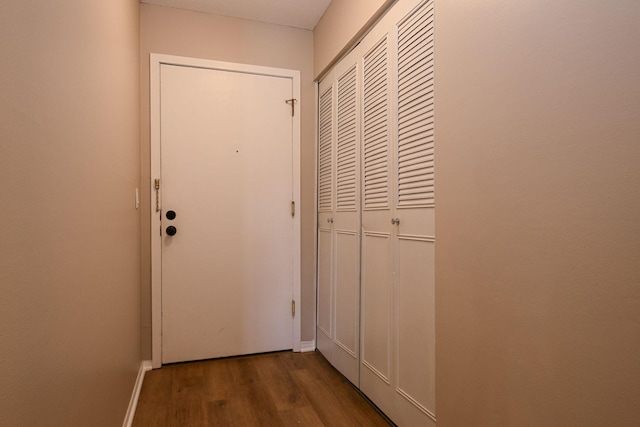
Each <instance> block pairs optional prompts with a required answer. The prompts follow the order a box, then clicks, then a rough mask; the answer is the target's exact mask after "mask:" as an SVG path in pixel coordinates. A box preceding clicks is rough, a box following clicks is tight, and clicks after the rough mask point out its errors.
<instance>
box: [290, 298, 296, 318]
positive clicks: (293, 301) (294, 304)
mask: <svg viewBox="0 0 640 427" xmlns="http://www.w3.org/2000/svg"><path fill="white" fill-rule="evenodd" d="M291 317H296V300H293V299H292V300H291Z"/></svg>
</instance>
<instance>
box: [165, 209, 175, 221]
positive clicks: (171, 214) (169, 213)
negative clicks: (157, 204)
mask: <svg viewBox="0 0 640 427" xmlns="http://www.w3.org/2000/svg"><path fill="white" fill-rule="evenodd" d="M166 217H167V219H176V211H167V213H166Z"/></svg>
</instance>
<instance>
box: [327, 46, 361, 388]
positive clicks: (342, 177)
mask: <svg viewBox="0 0 640 427" xmlns="http://www.w3.org/2000/svg"><path fill="white" fill-rule="evenodd" d="M357 60H358V56H357V55H356V54H355V53H352V54H351V55H348V56H347V57H346V58H345V59H344V60H342V61H341V62H340V64H338V65H337V66H336V67H335V68H334V69H333V71H332V72H331V73H330V74H329V75H328V76H327V77H326V78H325V79H323V81H322V83H321V84H320V93H319V95H320V99H319V101H320V107H319V112H320V117H319V168H318V170H319V178H318V185H319V201H318V246H319V250H318V320H317V337H318V338H317V343H318V349H319V350H320V351H321V352H322V353H323V354H324V355H325V357H326V358H327V359H328V360H329V361H330V362H331V363H332V364H333V365H334V366H335V367H336V368H337V369H338V370H339V371H340V372H341V373H342V374H343V375H344V376H345V377H347V378H348V379H349V381H351V382H352V383H353V384H355V385H358V384H359V356H358V355H359V352H360V351H359V346H360V334H359V328H360V162H359V156H360V150H359V148H360V124H359V121H358V116H359V109H360V106H359V93H360V89H359V76H358V74H359V68H358V62H357Z"/></svg>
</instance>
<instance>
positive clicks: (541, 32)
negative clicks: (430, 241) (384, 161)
mask: <svg viewBox="0 0 640 427" xmlns="http://www.w3.org/2000/svg"><path fill="white" fill-rule="evenodd" d="M638 22H640V3H638V2H637V1H635V0H620V1H615V2H600V1H594V0H589V1H582V0H581V1H578V0H564V1H556V0H554V1H551V0H540V1H535V2H532V1H524V0H518V1H513V0H508V1H507V0H495V1H486V2H475V1H465V0H442V1H440V0H438V1H437V4H436V39H435V44H436V56H435V61H436V92H435V93H436V133H435V135H436V159H437V160H436V200H437V209H436V210H437V222H436V224H437V225H436V234H437V236H438V244H437V251H436V254H437V255H436V257H437V259H436V283H437V285H436V286H437V291H436V301H437V309H436V312H437V410H438V425H439V426H441V427H450V426H476V427H481V426H602V425H616V426H632V425H638V422H639V420H640V405H638V402H639V401H640V363H639V360H640V315H639V313H640V222H639V221H638V219H639V213H640V167H639V166H638V165H639V164H640V45H639V41H640V26H639V25H638Z"/></svg>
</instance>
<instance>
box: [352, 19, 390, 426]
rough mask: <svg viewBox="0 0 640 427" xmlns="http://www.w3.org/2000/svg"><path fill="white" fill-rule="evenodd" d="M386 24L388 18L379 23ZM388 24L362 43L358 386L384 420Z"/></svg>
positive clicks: (387, 401)
mask: <svg viewBox="0 0 640 427" xmlns="http://www.w3.org/2000/svg"><path fill="white" fill-rule="evenodd" d="M384 19H387V20H388V18H383V20H384ZM389 27H390V25H389V24H387V25H379V26H377V27H376V28H374V29H372V31H371V32H370V33H369V35H368V36H367V37H366V38H365V39H364V40H363V41H362V43H361V44H360V48H361V51H362V119H361V120H362V157H361V158H362V168H361V174H362V188H363V190H362V191H363V201H362V235H363V241H362V277H361V298H362V304H361V319H362V326H361V336H362V339H361V342H362V351H361V367H360V385H361V390H362V392H363V393H365V394H366V395H367V396H368V397H369V398H370V399H371V400H372V401H373V402H374V403H375V404H376V405H377V406H378V407H379V408H380V409H381V410H382V411H384V412H385V413H386V414H387V416H389V417H390V418H391V419H393V417H394V412H395V409H394V405H393V397H394V395H393V387H392V381H393V377H394V373H393V368H392V367H393V357H394V355H393V339H394V337H393V329H392V327H393V311H392V310H393V304H392V300H391V297H392V294H393V292H392V287H393V243H392V242H393V240H392V225H391V222H390V219H391V217H392V209H391V203H392V201H393V196H392V192H393V172H392V168H393V156H392V151H391V147H392V144H393V141H392V139H391V117H392V111H391V108H392V105H391V93H390V89H391V84H392V83H391V81H392V77H393V76H392V73H391V70H392V68H391V64H390V48H391V47H392V46H391V40H390V38H389V34H388V28H389Z"/></svg>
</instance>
